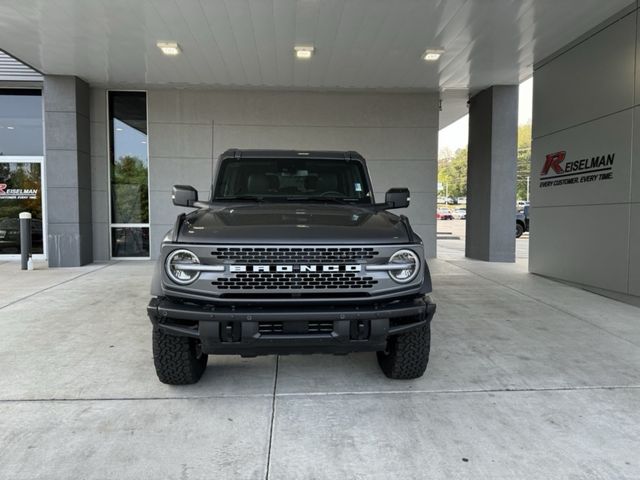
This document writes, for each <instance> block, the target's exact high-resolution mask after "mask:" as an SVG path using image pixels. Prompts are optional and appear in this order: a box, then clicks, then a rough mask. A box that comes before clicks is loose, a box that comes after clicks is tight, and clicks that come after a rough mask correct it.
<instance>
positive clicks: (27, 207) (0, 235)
mask: <svg viewBox="0 0 640 480" xmlns="http://www.w3.org/2000/svg"><path fill="white" fill-rule="evenodd" d="M41 175H42V167H41V165H40V163H39V162H38V163H18V162H11V163H10V162H3V161H2V157H0V254H17V253H20V221H19V220H18V214H19V213H20V212H30V213H31V215H32V220H31V244H32V252H33V253H34V254H36V253H43V243H42V176H41Z"/></svg>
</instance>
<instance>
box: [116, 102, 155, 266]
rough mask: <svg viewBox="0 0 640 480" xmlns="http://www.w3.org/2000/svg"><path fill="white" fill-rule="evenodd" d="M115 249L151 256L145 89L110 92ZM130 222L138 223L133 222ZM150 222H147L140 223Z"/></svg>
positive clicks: (119, 254) (126, 254) (123, 253)
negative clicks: (143, 90)
mask: <svg viewBox="0 0 640 480" xmlns="http://www.w3.org/2000/svg"><path fill="white" fill-rule="evenodd" d="M109 118H110V121H109V138H110V142H109V144H110V147H111V151H110V152H109V157H110V159H109V161H110V165H111V224H112V232H111V237H112V238H111V250H112V255H113V256H114V257H147V256H149V228H148V224H149V158H148V155H147V98H146V93H144V92H109ZM128 224H136V225H131V226H130V227H129V226H128ZM140 224H146V225H140Z"/></svg>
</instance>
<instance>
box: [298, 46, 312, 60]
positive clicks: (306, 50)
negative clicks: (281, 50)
mask: <svg viewBox="0 0 640 480" xmlns="http://www.w3.org/2000/svg"><path fill="white" fill-rule="evenodd" d="M293 49H294V50H295V52H296V58H302V59H306V58H311V56H312V55H313V52H314V51H315V48H314V47H313V46H311V45H296V46H295V47H293Z"/></svg>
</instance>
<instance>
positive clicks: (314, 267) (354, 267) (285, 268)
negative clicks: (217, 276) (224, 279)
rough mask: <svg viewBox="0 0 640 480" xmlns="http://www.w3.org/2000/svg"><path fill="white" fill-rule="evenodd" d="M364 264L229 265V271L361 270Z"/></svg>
mask: <svg viewBox="0 0 640 480" xmlns="http://www.w3.org/2000/svg"><path fill="white" fill-rule="evenodd" d="M361 271H362V265H229V272H231V273H243V272H261V273H270V272H276V273H293V272H361Z"/></svg>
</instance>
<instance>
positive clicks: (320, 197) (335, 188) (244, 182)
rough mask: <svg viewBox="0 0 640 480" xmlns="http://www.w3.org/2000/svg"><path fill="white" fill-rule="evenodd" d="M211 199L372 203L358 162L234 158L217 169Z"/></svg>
mask: <svg viewBox="0 0 640 480" xmlns="http://www.w3.org/2000/svg"><path fill="white" fill-rule="evenodd" d="M213 199H214V200H234V199H246V200H248V199H259V200H264V201H268V200H272V201H325V200H326V201H340V202H350V203H351V202H353V203H371V192H370V191H369V184H368V181H367V177H366V174H365V171H364V166H363V165H362V163H360V162H359V161H354V160H322V159H313V158H292V159H289V158H287V159H277V158H258V159H252V158H233V159H226V160H224V161H223V163H222V165H221V167H220V172H219V174H218V178H217V182H216V187H215V195H214V197H213Z"/></svg>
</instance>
